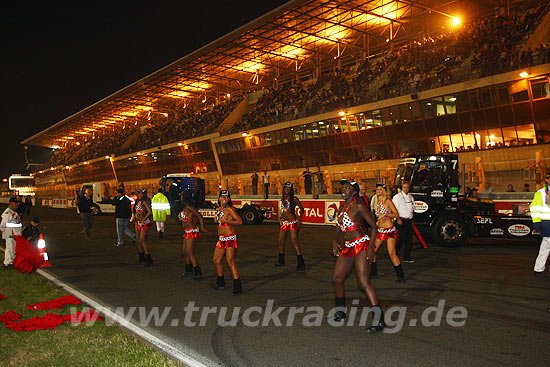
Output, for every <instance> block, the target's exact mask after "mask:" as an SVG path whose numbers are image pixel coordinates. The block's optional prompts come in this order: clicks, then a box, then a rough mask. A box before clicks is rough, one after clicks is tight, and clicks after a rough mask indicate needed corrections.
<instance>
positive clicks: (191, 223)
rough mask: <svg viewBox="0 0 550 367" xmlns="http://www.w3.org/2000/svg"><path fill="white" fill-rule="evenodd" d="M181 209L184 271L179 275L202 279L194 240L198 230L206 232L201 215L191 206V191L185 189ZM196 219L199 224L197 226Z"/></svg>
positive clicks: (197, 236) (198, 236)
mask: <svg viewBox="0 0 550 367" xmlns="http://www.w3.org/2000/svg"><path fill="white" fill-rule="evenodd" d="M182 204H183V210H182V211H181V213H180V214H179V218H180V220H181V224H182V225H183V231H184V234H183V257H184V259H185V273H183V274H181V275H180V276H181V277H191V276H192V277H193V278H192V279H193V280H202V271H201V268H200V266H199V264H198V262H197V258H196V257H195V240H196V239H199V238H200V236H201V235H200V232H203V233H208V231H207V230H205V229H204V219H203V217H202V215H201V214H200V213H199V212H198V211H197V210H196V209H195V208H194V207H193V196H192V194H191V192H189V191H185V192H184V193H183V195H182ZM197 221H198V222H199V224H200V231H199V227H197Z"/></svg>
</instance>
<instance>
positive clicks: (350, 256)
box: [332, 180, 385, 334]
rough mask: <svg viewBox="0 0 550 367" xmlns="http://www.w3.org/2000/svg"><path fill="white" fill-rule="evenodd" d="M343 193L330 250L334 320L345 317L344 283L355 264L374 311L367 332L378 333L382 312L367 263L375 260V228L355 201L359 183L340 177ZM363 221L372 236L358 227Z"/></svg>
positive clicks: (371, 219) (370, 217)
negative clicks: (368, 227) (332, 258)
mask: <svg viewBox="0 0 550 367" xmlns="http://www.w3.org/2000/svg"><path fill="white" fill-rule="evenodd" d="M340 183H341V184H342V196H343V198H344V200H345V203H344V204H343V205H341V206H340V209H339V210H338V220H337V227H336V233H335V238H334V240H333V245H332V251H333V254H334V256H337V257H338V259H337V260H336V265H335V267H334V274H333V276H332V285H333V288H334V296H335V298H336V312H335V313H334V320H335V321H344V320H345V319H346V317H347V316H346V313H345V312H344V310H345V308H346V296H345V288H344V282H345V280H346V277H347V275H348V274H349V272H350V270H351V268H352V267H353V265H354V264H355V276H356V278H357V285H358V286H359V289H360V290H361V292H364V293H365V296H366V297H367V300H368V301H369V304H370V306H371V309H372V310H373V312H374V316H373V322H372V326H371V327H369V328H367V329H366V330H365V332H366V333H367V334H373V333H377V332H379V331H382V330H383V329H384V327H385V323H384V312H383V311H382V307H381V306H380V304H379V302H378V297H377V296H376V291H375V290H374V287H373V286H372V284H371V282H370V279H369V277H370V262H371V261H372V260H373V259H374V246H373V245H374V239H375V237H376V232H377V229H378V228H377V227H376V223H375V222H374V218H373V216H372V214H371V213H370V212H369V211H368V210H367V209H366V207H365V206H364V205H362V204H360V202H358V196H359V185H358V184H357V183H356V182H354V181H347V180H341V181H340ZM362 220H364V221H366V222H367V223H368V225H369V226H370V228H371V237H370V239H369V236H368V235H367V234H365V231H364V230H363V227H362V226H361V222H362ZM342 236H343V237H344V240H345V245H344V246H342V245H341V244H340V242H339V241H340V237H342Z"/></svg>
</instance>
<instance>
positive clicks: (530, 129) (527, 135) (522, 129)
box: [516, 124, 537, 145]
mask: <svg viewBox="0 0 550 367" xmlns="http://www.w3.org/2000/svg"><path fill="white" fill-rule="evenodd" d="M516 129H517V131H518V143H519V145H528V144H535V143H536V141H537V140H536V136H535V128H534V126H533V124H527V125H520V126H516Z"/></svg>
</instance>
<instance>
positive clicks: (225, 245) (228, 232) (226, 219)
mask: <svg viewBox="0 0 550 367" xmlns="http://www.w3.org/2000/svg"><path fill="white" fill-rule="evenodd" d="M216 223H217V224H218V235H219V241H218V243H216V248H215V250H214V258H213V259H212V262H213V263H214V266H215V267H216V275H217V277H216V283H215V284H214V285H213V286H212V289H215V290H220V289H225V279H224V277H223V266H222V260H223V257H224V256H225V260H226V261H227V266H229V270H230V271H231V275H232V276H233V294H234V295H237V294H241V293H242V292H243V288H242V284H241V278H240V276H239V270H238V269H237V265H236V264H235V257H236V254H237V247H238V246H237V235H236V234H235V229H233V226H234V225H240V224H242V223H243V220H242V219H241V217H240V216H239V214H237V211H236V210H235V208H233V204H232V202H231V196H230V195H229V191H227V190H222V191H220V195H219V197H218V209H217V211H216Z"/></svg>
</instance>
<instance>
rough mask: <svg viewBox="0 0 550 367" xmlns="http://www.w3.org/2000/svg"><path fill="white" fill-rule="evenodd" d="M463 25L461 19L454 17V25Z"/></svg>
mask: <svg viewBox="0 0 550 367" xmlns="http://www.w3.org/2000/svg"><path fill="white" fill-rule="evenodd" d="M460 23H461V20H460V18H459V17H453V25H459V24H460Z"/></svg>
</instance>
